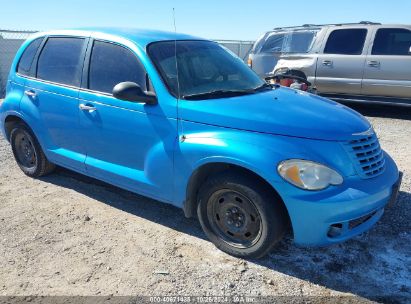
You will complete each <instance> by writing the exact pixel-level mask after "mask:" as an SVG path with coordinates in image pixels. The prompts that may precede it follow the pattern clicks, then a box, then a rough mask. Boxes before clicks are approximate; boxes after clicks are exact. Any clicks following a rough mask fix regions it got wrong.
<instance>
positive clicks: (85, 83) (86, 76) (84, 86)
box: [80, 37, 157, 98]
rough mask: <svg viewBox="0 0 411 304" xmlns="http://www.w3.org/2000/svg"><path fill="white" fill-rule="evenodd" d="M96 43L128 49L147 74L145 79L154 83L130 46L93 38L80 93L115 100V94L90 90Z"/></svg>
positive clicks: (87, 54)
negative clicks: (92, 61) (92, 60)
mask: <svg viewBox="0 0 411 304" xmlns="http://www.w3.org/2000/svg"><path fill="white" fill-rule="evenodd" d="M95 42H102V43H108V44H114V45H117V46H119V47H122V48H124V49H126V50H127V51H129V52H130V53H131V54H132V55H133V56H134V57H135V58H136V60H137V62H138V63H139V64H140V65H141V67H142V68H143V70H144V72H145V75H146V76H145V78H146V79H148V80H149V82H151V83H152V81H151V78H150V75H149V73H148V72H147V69H146V67H145V66H144V64H143V63H142V61H141V60H140V58H139V57H138V56H137V54H136V53H135V52H134V51H133V50H132V49H131V48H129V47H128V46H126V45H124V44H122V43H119V42H117V41H112V40H106V39H100V38H93V37H91V38H90V41H89V48H88V49H87V52H86V57H85V58H84V65H83V73H82V81H81V85H80V91H82V92H87V93H94V94H100V95H104V96H107V97H113V98H115V97H114V96H113V93H107V92H102V91H98V90H92V89H90V88H89V85H90V67H91V56H92V53H93V47H94V43H95ZM146 86H147V84H146ZM152 88H153V91H152V92H153V93H154V94H155V95H156V96H157V93H156V91H155V88H154V86H153V85H152ZM147 89H148V88H147Z"/></svg>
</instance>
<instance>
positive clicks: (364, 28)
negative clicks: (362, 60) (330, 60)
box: [321, 27, 370, 56]
mask: <svg viewBox="0 0 411 304" xmlns="http://www.w3.org/2000/svg"><path fill="white" fill-rule="evenodd" d="M344 30H365V37H364V43H363V45H362V49H361V53H359V54H335V53H326V52H325V49H326V47H327V43H328V40H329V39H330V36H331V35H332V33H333V32H336V31H344ZM369 34H370V30H369V29H368V28H366V27H347V28H335V27H331V28H330V29H329V32H328V33H327V35H326V37H325V39H324V45H323V47H322V51H321V54H322V55H337V56H362V55H366V50H368V48H367V46H368V43H367V41H368V39H369Z"/></svg>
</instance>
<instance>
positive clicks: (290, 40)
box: [253, 29, 319, 53]
mask: <svg viewBox="0 0 411 304" xmlns="http://www.w3.org/2000/svg"><path fill="white" fill-rule="evenodd" d="M318 31H319V29H310V30H308V29H307V30H298V31H288V32H272V33H269V34H267V35H265V36H264V37H263V38H261V39H260V40H259V41H258V42H257V43H256V44H255V46H254V48H253V52H254V53H267V52H268V53H307V52H309V51H310V49H311V47H312V45H313V43H314V40H315V38H316V36H317V33H318Z"/></svg>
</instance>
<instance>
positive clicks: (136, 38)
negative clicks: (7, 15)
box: [36, 27, 207, 48]
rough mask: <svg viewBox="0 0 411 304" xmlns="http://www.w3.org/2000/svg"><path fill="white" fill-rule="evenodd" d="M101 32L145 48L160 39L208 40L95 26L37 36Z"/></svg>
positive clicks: (89, 34)
mask: <svg viewBox="0 0 411 304" xmlns="http://www.w3.org/2000/svg"><path fill="white" fill-rule="evenodd" d="M101 34H103V35H104V34H105V35H111V36H116V37H120V38H123V39H127V40H129V41H132V42H134V43H135V44H137V45H139V46H140V47H142V48H145V47H146V46H147V45H148V44H150V43H152V42H158V41H170V40H207V39H203V38H200V37H196V36H191V35H187V34H181V33H174V32H166V31H158V30H148V29H137V28H113V27H93V28H80V29H69V30H54V31H47V32H41V33H38V34H37V35H36V36H47V35H48V36H53V35H54V36H56V35H64V36H85V37H89V36H90V37H95V36H101Z"/></svg>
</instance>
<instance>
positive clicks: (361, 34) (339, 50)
mask: <svg viewBox="0 0 411 304" xmlns="http://www.w3.org/2000/svg"><path fill="white" fill-rule="evenodd" d="M366 37H367V30H366V29H345V30H335V31H333V32H332V33H331V34H330V36H329V37H328V41H327V44H326V46H325V49H324V54H341V55H360V54H361V53H362V50H363V48H364V43H365V38H366Z"/></svg>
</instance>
